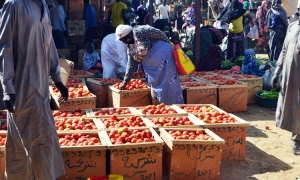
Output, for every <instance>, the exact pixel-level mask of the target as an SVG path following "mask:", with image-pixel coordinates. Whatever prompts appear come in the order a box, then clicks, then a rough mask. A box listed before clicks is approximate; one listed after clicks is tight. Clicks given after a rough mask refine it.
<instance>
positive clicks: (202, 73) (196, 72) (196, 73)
mask: <svg viewBox="0 0 300 180" xmlns="http://www.w3.org/2000/svg"><path fill="white" fill-rule="evenodd" d="M191 75H193V76H198V77H201V76H204V75H212V73H211V72H205V71H194V72H193V73H192V74H191Z"/></svg>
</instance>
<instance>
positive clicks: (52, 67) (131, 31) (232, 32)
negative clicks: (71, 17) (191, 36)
mask: <svg viewBox="0 0 300 180" xmlns="http://www.w3.org/2000/svg"><path fill="white" fill-rule="evenodd" d="M281 3H282V2H281V0H273V1H272V3H271V5H270V8H269V6H268V4H267V2H262V4H261V6H260V7H259V8H258V11H257V13H256V17H255V18H254V17H252V16H250V14H249V12H248V9H247V8H249V3H247V1H245V2H243V3H241V2H239V1H237V0H233V1H232V2H230V3H228V4H227V5H226V6H224V8H223V11H222V13H221V14H220V15H219V17H218V20H222V22H223V23H227V24H228V25H229V28H228V32H227V31H226V30H224V29H217V28H214V27H212V26H203V27H201V31H200V33H201V34H200V37H201V47H200V48H201V56H202V57H201V62H200V63H199V65H198V64H197V65H196V66H197V69H199V68H204V69H203V70H214V69H221V68H222V66H221V65H220V61H219V60H222V58H223V57H222V52H221V49H220V44H221V42H222V40H223V39H224V38H225V37H227V38H228V45H227V53H226V58H227V59H229V60H231V61H234V59H235V57H238V56H244V57H245V60H244V63H243V65H242V71H243V73H247V74H253V75H256V76H262V74H263V73H264V70H265V69H257V66H256V62H255V61H254V57H255V53H254V51H253V50H252V49H247V50H245V47H247V46H246V45H245V42H246V41H245V32H246V31H247V30H246V27H249V26H250V28H251V27H253V26H254V25H255V24H257V25H258V27H259V40H258V43H257V44H258V46H257V47H258V48H259V49H260V50H263V49H264V48H267V49H268V53H269V57H270V60H271V61H275V62H276V63H277V66H276V70H275V73H274V76H273V78H272V86H273V87H274V88H276V87H277V86H278V81H279V78H280V75H281V77H282V80H281V89H280V95H279V99H278V107H277V111H276V123H277V126H278V127H280V128H283V129H285V130H288V131H290V132H292V152H293V154H295V155H300V122H299V118H300V117H299V107H300V100H299V94H300V88H299V87H300V83H299V81H298V79H297V77H299V76H298V75H300V71H299V69H298V67H299V63H298V62H299V60H300V45H299V43H300V41H299V38H300V36H299V33H300V28H299V23H298V22H292V21H297V20H299V19H297V17H296V16H297V14H295V16H293V18H290V19H288V17H287V13H286V11H285V10H284V8H283V7H282V5H281ZM64 5H65V1H64V0H58V1H57V2H56V3H51V2H50V3H48V5H47V4H46V2H45V1H43V0H41V1H27V0H18V1H6V2H5V4H4V6H3V9H2V14H1V18H0V61H1V63H0V78H1V85H2V87H3V96H4V98H3V103H4V108H5V109H7V110H8V111H9V113H8V119H7V123H8V130H7V140H6V146H5V148H6V155H5V158H6V160H5V163H6V164H5V166H6V173H5V176H6V179H45V180H48V179H49V180H53V179H57V178H58V177H60V176H61V175H63V174H65V170H64V166H63V165H64V163H63V159H62V156H61V150H60V146H59V142H58V139H57V132H56V128H55V125H54V119H53V115H52V111H51V108H50V104H49V97H48V96H49V75H50V76H51V78H52V80H53V81H54V83H55V86H56V87H57V88H58V90H59V91H60V93H61V97H60V99H59V100H60V101H63V102H65V101H67V100H68V89H67V88H66V87H65V85H64V84H63V83H62V80H61V77H60V70H59V57H58V53H57V48H59V47H62V48H63V47H65V46H66V41H65V36H64V33H65V31H66V27H65V25H64V23H63V22H64V21H65V19H66V15H65V13H64V12H63V6H64ZM84 5H85V8H84V18H85V20H86V21H85V23H86V32H87V33H86V37H85V42H86V53H85V55H84V57H83V58H84V69H85V70H88V69H94V68H95V69H104V70H103V76H104V77H106V78H111V77H116V78H119V77H120V75H121V74H125V77H124V80H123V86H122V89H124V88H125V87H126V85H127V84H128V82H129V81H130V79H131V77H132V74H133V71H135V69H136V67H137V66H142V67H143V70H144V72H145V75H146V79H147V81H148V84H149V86H150V87H151V96H152V98H153V103H154V104H155V103H165V104H182V103H184V101H183V95H182V90H181V86H180V79H179V75H178V72H177V69H176V65H175V61H174V57H173V54H172V50H173V49H174V47H173V45H172V43H171V42H172V41H174V38H173V36H172V34H169V36H168V32H170V33H172V29H170V23H169V19H170V18H169V16H172V15H173V17H174V19H176V20H177V22H176V23H175V24H176V26H175V28H177V29H178V28H179V29H180V30H182V29H181V28H180V25H181V24H180V23H182V22H181V20H183V18H182V17H181V16H182V13H184V12H182V11H183V8H182V5H181V3H180V2H177V4H176V3H174V4H173V5H170V6H167V5H166V0H163V1H162V2H161V1H160V0H156V1H155V4H153V8H149V6H152V5H149V3H147V4H144V2H140V3H138V2H134V3H132V7H133V8H135V9H134V12H136V13H137V14H138V16H139V18H141V20H139V23H140V24H138V26H136V24H129V23H128V15H127V13H126V11H125V10H126V9H128V8H127V5H126V4H125V3H123V2H121V1H120V0H116V1H115V2H113V3H112V4H111V5H110V7H109V15H108V21H107V22H108V24H109V27H110V32H111V34H109V35H107V36H106V37H105V38H104V39H103V41H102V47H101V53H100V55H101V56H99V53H98V52H95V49H94V46H93V44H92V39H93V38H94V35H95V29H96V27H97V26H98V25H97V20H96V16H95V10H94V9H93V7H92V6H91V5H90V4H89V1H88V0H84ZM141 8H142V10H144V11H142V10H140V9H141ZM156 8H157V10H158V16H159V17H157V18H158V19H157V20H156V19H155V17H153V19H155V26H156V27H159V28H155V27H151V26H149V25H147V24H146V23H145V20H146V19H147V16H148V19H150V18H152V17H149V9H154V10H156ZM139 12H141V14H140V15H139ZM186 12H188V13H187V14H188V15H187V16H188V17H190V18H194V17H195V12H196V10H195V4H194V3H192V4H191V6H190V8H189V9H188V10H187V11H186ZM143 19H144V20H143ZM248 24H250V25H249V26H248ZM51 26H53V28H51ZM197 26H198V25H197ZM171 28H172V27H171ZM172 38H173V39H172ZM175 40H178V39H176V38H175ZM177 43H178V42H177ZM100 62H101V63H102V64H101V63H100Z"/></svg>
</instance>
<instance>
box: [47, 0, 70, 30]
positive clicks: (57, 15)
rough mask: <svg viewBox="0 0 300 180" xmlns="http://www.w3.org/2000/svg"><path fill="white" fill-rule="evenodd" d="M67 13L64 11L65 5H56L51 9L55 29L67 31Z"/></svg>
mask: <svg viewBox="0 0 300 180" xmlns="http://www.w3.org/2000/svg"><path fill="white" fill-rule="evenodd" d="M66 17H67V16H66V14H65V11H64V7H63V6H61V5H58V6H55V5H54V4H53V7H52V8H51V9H50V18H51V25H52V26H53V27H52V29H53V30H59V31H65V30H66V25H65V20H66Z"/></svg>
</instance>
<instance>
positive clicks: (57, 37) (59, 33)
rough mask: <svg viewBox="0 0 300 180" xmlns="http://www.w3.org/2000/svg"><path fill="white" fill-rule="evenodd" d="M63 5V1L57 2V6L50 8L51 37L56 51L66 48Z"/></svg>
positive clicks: (64, 2)
mask: <svg viewBox="0 0 300 180" xmlns="http://www.w3.org/2000/svg"><path fill="white" fill-rule="evenodd" d="M65 4H66V1H65V0H58V5H57V6H56V5H55V4H54V3H53V4H52V7H51V8H50V17H51V25H52V36H53V39H54V43H55V46H56V48H57V49H65V48H67V41H66V38H65V31H66V26H65V20H66V14H65V11H64V6H65ZM48 7H49V6H48Z"/></svg>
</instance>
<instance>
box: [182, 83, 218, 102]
mask: <svg viewBox="0 0 300 180" xmlns="http://www.w3.org/2000/svg"><path fill="white" fill-rule="evenodd" d="M217 87H218V86H216V85H208V86H201V87H186V88H185V89H184V90H183V95H184V99H185V103H186V104H213V105H217V100H218V91H217Z"/></svg>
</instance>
